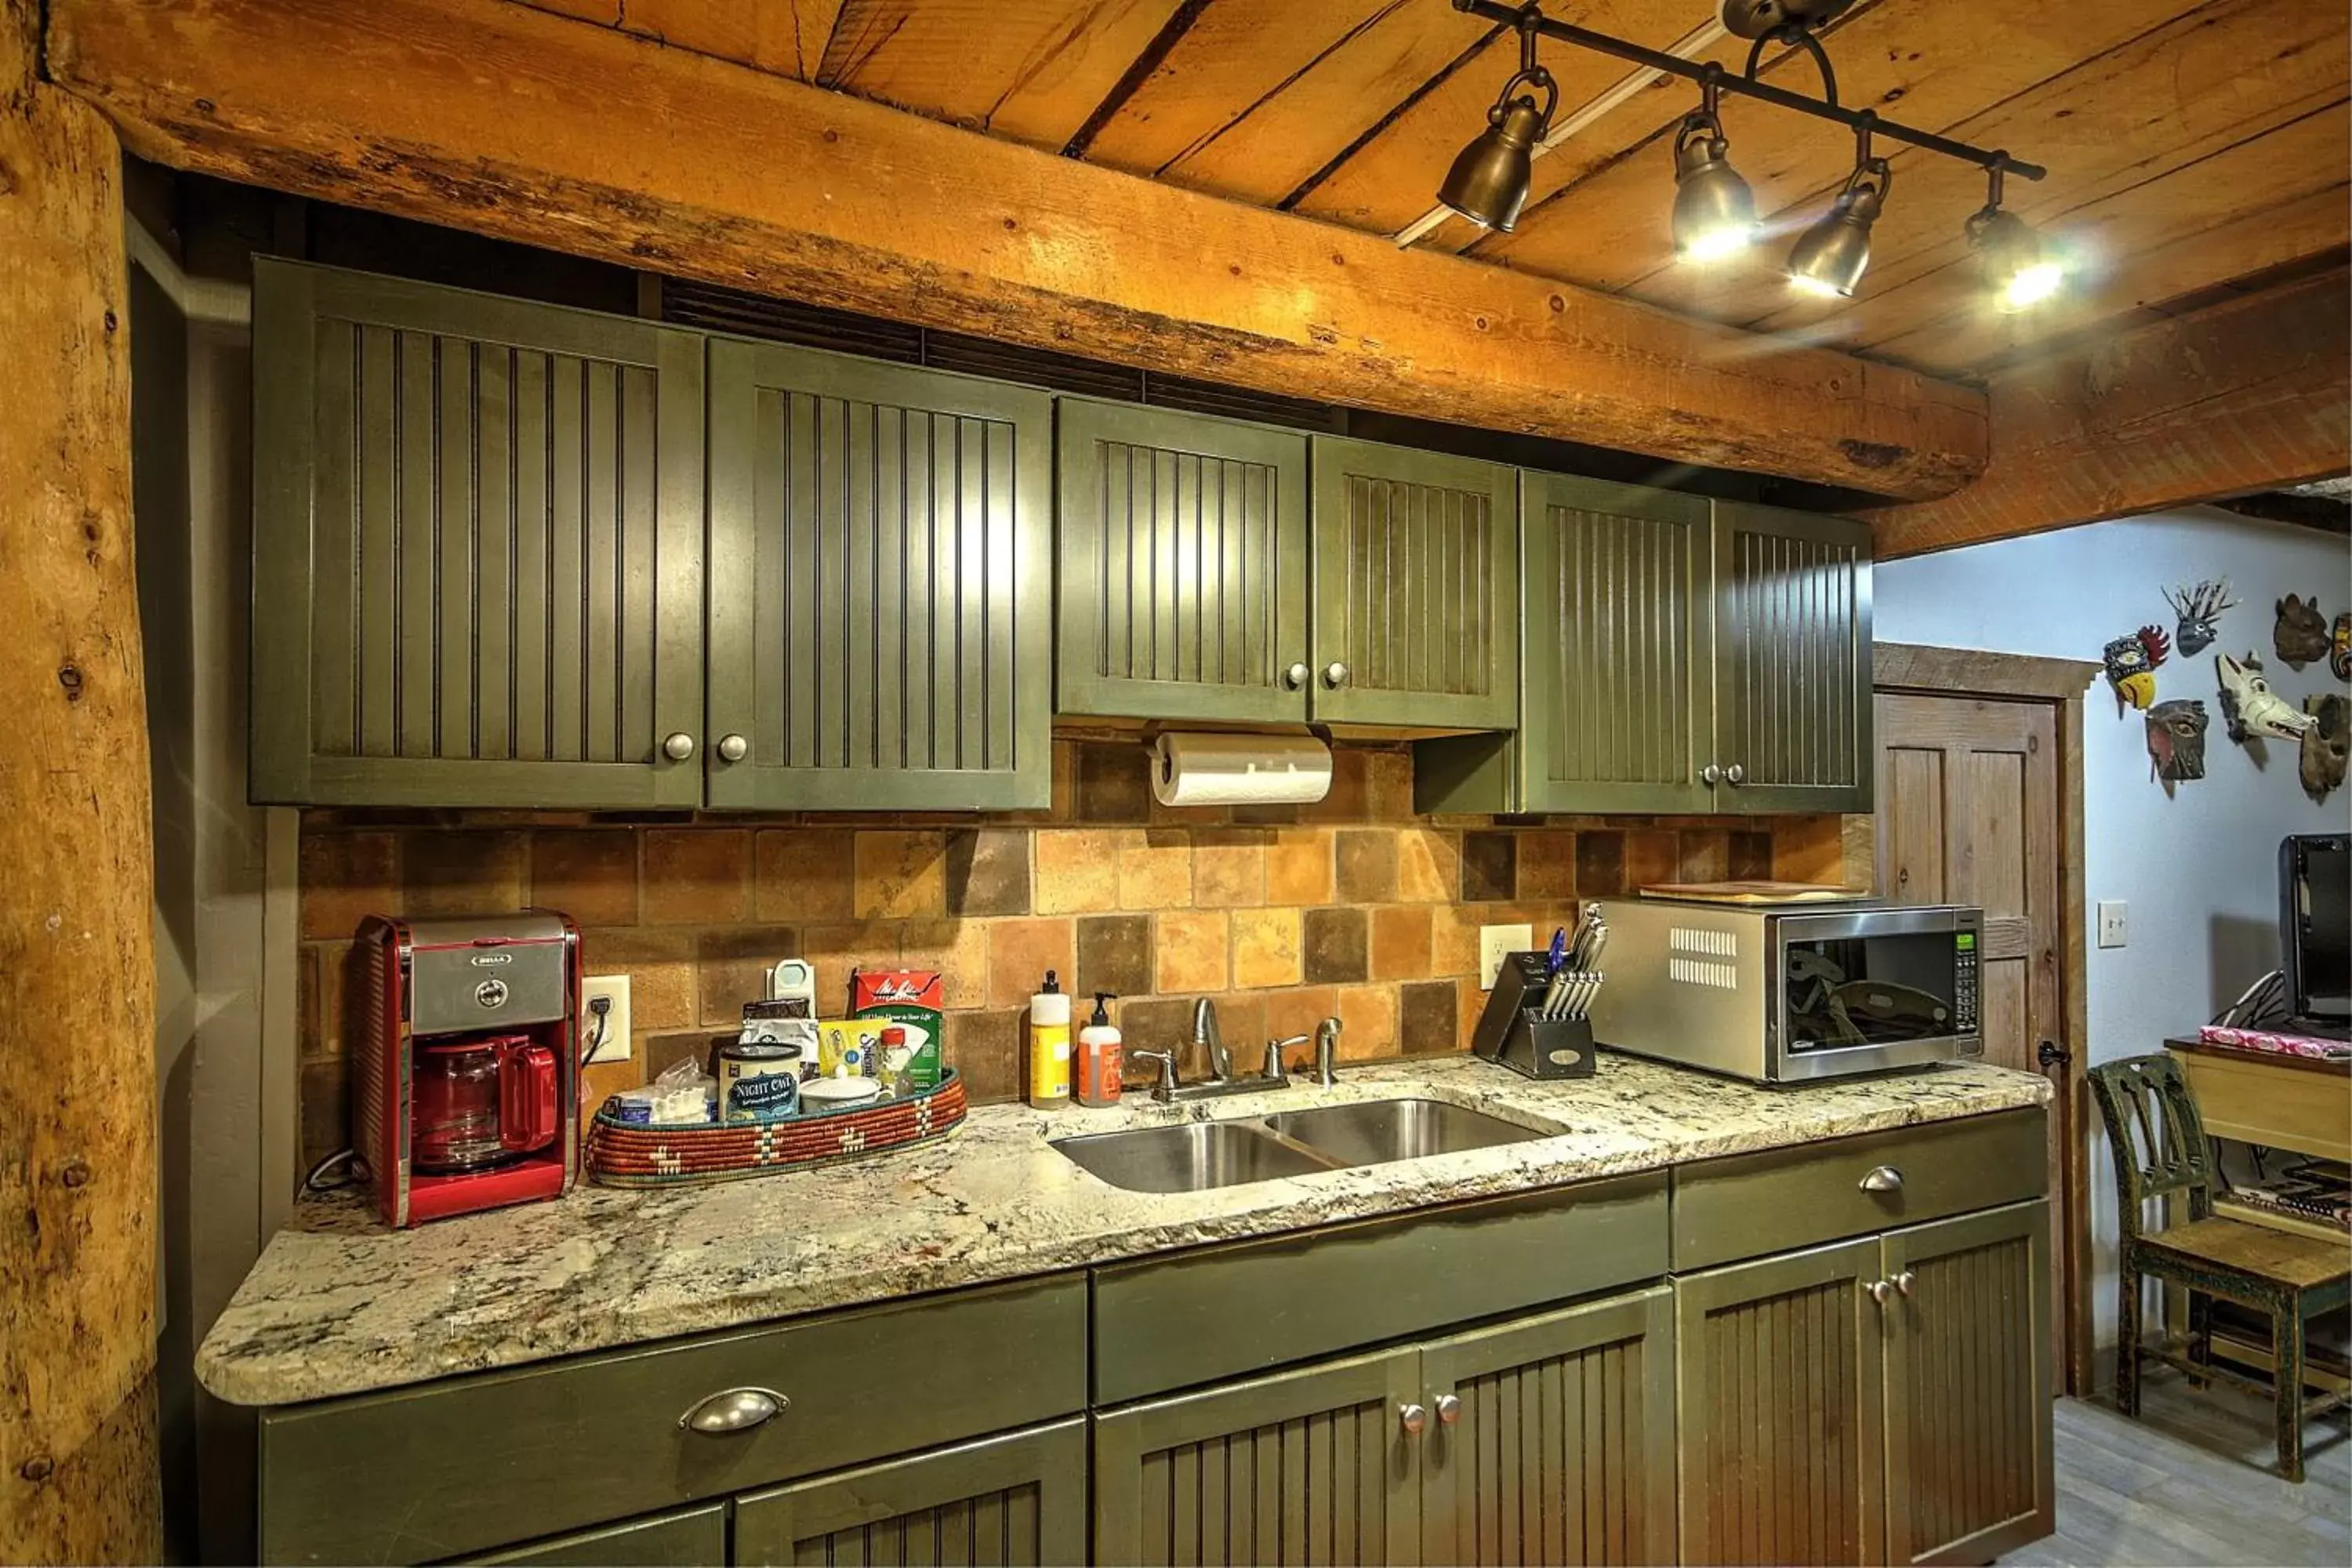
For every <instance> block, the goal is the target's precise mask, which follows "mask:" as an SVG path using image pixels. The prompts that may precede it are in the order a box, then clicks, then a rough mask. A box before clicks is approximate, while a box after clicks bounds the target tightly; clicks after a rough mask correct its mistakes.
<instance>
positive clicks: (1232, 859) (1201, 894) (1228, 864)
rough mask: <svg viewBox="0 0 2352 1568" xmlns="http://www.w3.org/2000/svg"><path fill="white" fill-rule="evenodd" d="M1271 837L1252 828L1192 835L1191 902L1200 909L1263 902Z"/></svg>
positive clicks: (1218, 829)
mask: <svg viewBox="0 0 2352 1568" xmlns="http://www.w3.org/2000/svg"><path fill="white" fill-rule="evenodd" d="M1270 837H1272V836H1271V835H1270V834H1268V833H1267V832H1266V831H1265V829H1263V828H1255V827H1216V828H1210V829H1207V830H1206V831H1203V832H1200V833H1195V834H1194V835H1192V902H1193V903H1194V904H1196V905H1198V906H1199V907H1201V908H1202V909H1228V908H1232V907H1233V906H1235V905H1241V904H1262V903H1264V902H1265V858H1266V844H1267V841H1268V840H1269V838H1270Z"/></svg>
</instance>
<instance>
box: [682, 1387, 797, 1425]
mask: <svg viewBox="0 0 2352 1568" xmlns="http://www.w3.org/2000/svg"><path fill="white" fill-rule="evenodd" d="M791 1403H792V1401H791V1400H789V1399H787V1398H785V1397H784V1396H783V1395H782V1394H778V1393H777V1392H776V1391H775V1390H774V1389H772V1388H729V1389H722V1390H721V1391H719V1393H717V1394H712V1395H711V1396H710V1397H709V1398H708V1399H706V1400H704V1401H702V1402H701V1403H700V1404H698V1405H696V1406H695V1407H694V1408H693V1409H691V1410H688V1412H687V1413H686V1414H685V1415H681V1416H679V1417H678V1418H677V1424H678V1426H680V1427H682V1428H684V1429H686V1430H688V1431H692V1432H707V1433H709V1434H710V1435H711V1436H714V1437H723V1436H726V1435H727V1434H728V1433H730V1432H749V1431H750V1430H751V1428H752V1427H754V1426H759V1425H761V1423H762V1422H765V1421H768V1420H770V1419H772V1417H774V1416H776V1415H779V1414H781V1413H782V1410H783V1408H784V1406H786V1405H790V1404H791Z"/></svg>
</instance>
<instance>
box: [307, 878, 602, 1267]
mask: <svg viewBox="0 0 2352 1568" xmlns="http://www.w3.org/2000/svg"><path fill="white" fill-rule="evenodd" d="M360 938H361V952H362V955H363V962H364V963H365V964H366V981H365V984H366V991H367V1011H368V1026H367V1029H366V1032H365V1035H364V1046H363V1051H362V1058H363V1059H362V1062H361V1063H360V1065H359V1069H358V1079H359V1081H358V1092H357V1095H356V1097H355V1100H354V1104H353V1108H352V1114H353V1120H354V1121H355V1123H356V1125H355V1126H354V1128H353V1130H352V1132H353V1137H352V1143H353V1146H354V1147H355V1148H356V1149H357V1150H358V1151H359V1152H360V1154H361V1156H362V1159H363V1160H364V1162H365V1163H366V1165H367V1168H368V1171H369V1174H370V1178H371V1180H372V1181H373V1184H374V1186H375V1193H376V1204H377V1207H378V1208H379V1209H380V1210H381V1211H382V1212H383V1217H384V1219H385V1221H386V1222H387V1223H389V1224H392V1225H396V1226H408V1225H415V1224H419V1223H421V1222H423V1221H425V1220H428V1219H439V1218H442V1217H444V1216H446V1215H456V1214H467V1213H471V1212H472V1211H474V1210H476V1209H484V1208H490V1207H493V1206H495V1205H500V1204H510V1203H524V1202H528V1201H530V1200H531V1199H534V1198H551V1197H555V1196H558V1195H559V1194H562V1193H563V1192H564V1191H565V1190H566V1189H567V1188H569V1187H570V1186H571V1184H572V1177H573V1175H574V1173H576V1171H577V1168H578V1167H577V1159H578V1155H577V1144H578V1138H577V1127H578V1115H577V1108H578V1105H579V1093H580V1090H579V1051H580V1043H579V1042H580V1031H579V1016H580V1009H579V995H580V962H579V952H580V938H579V932H578V931H576V930H574V929H573V927H572V922H571V921H568V920H566V919H565V918H564V917H563V916H562V915H559V914H554V913H552V912H550V911H547V910H528V911H525V912H523V913H521V914H517V915H509V916H504V917H500V918H497V919H474V920H438V921H395V920H387V919H384V918H382V917H371V918H370V919H369V920H368V921H366V922H365V924H363V925H362V927H361V929H360Z"/></svg>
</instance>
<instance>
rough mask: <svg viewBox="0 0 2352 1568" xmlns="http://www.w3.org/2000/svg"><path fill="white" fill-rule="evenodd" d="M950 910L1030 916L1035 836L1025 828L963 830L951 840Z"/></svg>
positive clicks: (948, 889) (948, 867) (949, 858)
mask: <svg viewBox="0 0 2352 1568" xmlns="http://www.w3.org/2000/svg"><path fill="white" fill-rule="evenodd" d="M946 871H947V912H948V913H950V914H951V915H1025V914H1027V913H1028V912H1029V835H1028V834H1027V833H1025V832H1024V831H1022V830H1021V829H1019V828H1003V827H986V828H961V829H959V830H957V831H956V832H953V833H950V834H949V835H948V837H947V868H946Z"/></svg>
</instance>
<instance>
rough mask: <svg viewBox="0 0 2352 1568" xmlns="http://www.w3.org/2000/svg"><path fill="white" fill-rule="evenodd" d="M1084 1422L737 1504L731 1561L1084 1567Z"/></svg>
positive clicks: (822, 1566) (783, 1565)
mask: <svg viewBox="0 0 2352 1568" xmlns="http://www.w3.org/2000/svg"><path fill="white" fill-rule="evenodd" d="M1086 1538H1087V1424H1086V1422H1085V1421H1083V1420H1071V1421H1062V1422H1057V1423H1055V1424H1054V1425H1053V1426H1040V1427H1033V1428H1031V1429H1029V1430H1027V1431H1024V1432H1014V1433H1010V1434H1007V1435H1005V1436H998V1437H987V1438H982V1440H980V1441H979V1442H975V1443H966V1444H961V1445H959V1446H957V1447H950V1448H940V1449H934V1450H931V1451H929V1452H927V1453H921V1454H916V1455H913V1456H911V1457H909V1458H903V1459H892V1460H889V1461H887V1462H886V1463H883V1464H878V1465H869V1466H866V1467H865V1468H861V1469H856V1470H849V1471H845V1472H842V1473H840V1474H836V1475H829V1476H821V1477H818V1478H816V1479H813V1480H806V1481H798V1482H795V1483H793V1485H791V1486H785V1487H778V1488H776V1489H773V1490H771V1491H761V1492H755V1493H752V1494H751V1495H749V1496H745V1497H741V1498H739V1499H737V1500H736V1503H735V1555H734V1561H735V1562H737V1563H751V1564H760V1565H762V1568H797V1565H799V1564H803V1563H805V1564H813V1565H815V1568H828V1565H831V1564H835V1563H872V1564H876V1565H877V1568H885V1565H887V1568H934V1565H936V1564H942V1563H1004V1564H1008V1565H1015V1568H1037V1565H1042V1564H1053V1563H1080V1562H1083V1561H1085V1558H1086Z"/></svg>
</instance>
